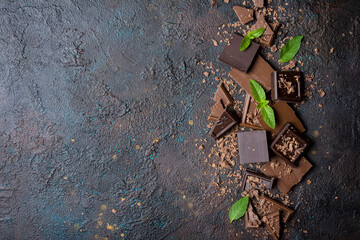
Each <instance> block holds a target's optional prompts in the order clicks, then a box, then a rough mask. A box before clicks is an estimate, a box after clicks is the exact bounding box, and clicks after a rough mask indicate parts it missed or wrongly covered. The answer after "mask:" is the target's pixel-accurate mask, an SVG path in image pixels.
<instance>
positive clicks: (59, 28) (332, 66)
mask: <svg viewBox="0 0 360 240" xmlns="http://www.w3.org/2000/svg"><path fill="white" fill-rule="evenodd" d="M241 2H242V1H235V0H230V3H229V4H224V3H223V2H222V1H220V0H219V3H218V4H217V7H216V8H214V9H215V11H214V13H212V14H209V10H210V3H209V1H206V0H193V1H189V0H182V1H175V0H154V1H139V0H138V1H134V0H118V1H109V0H107V1H94V0H92V1H87V0H83V1H82V0H79V1H75V0H64V1H42V0H37V1H35V0H34V1H25V0H22V1H6V0H1V1H0V13H1V14H0V19H1V24H0V61H1V63H0V69H1V75H0V78H1V81H0V93H1V94H0V98H1V101H0V113H1V115H0V117H1V120H0V139H1V141H0V147H1V150H0V154H1V158H0V239H94V238H97V237H98V238H99V239H104V238H106V237H107V238H108V239H122V238H124V239H252V234H249V233H247V232H246V231H245V230H244V226H243V220H240V221H237V222H234V223H233V224H229V221H228V216H227V211H228V210H227V209H228V208H229V206H230V205H231V200H230V198H232V197H233V198H239V197H240V193H239V192H237V191H236V192H234V193H233V194H232V195H228V196H226V197H223V198H221V197H216V193H217V189H216V188H214V187H211V185H210V183H211V181H212V180H213V176H212V175H211V174H213V173H214V172H215V170H214V169H213V168H211V167H209V166H208V165H207V164H205V163H204V162H203V160H204V158H205V155H207V154H208V153H209V152H210V148H211V146H212V145H213V144H214V141H213V140H212V139H211V138H210V136H209V130H208V128H207V127H206V125H207V123H208V121H207V114H208V113H209V110H208V109H209V107H210V106H211V104H212V101H211V100H210V97H212V96H213V92H214V90H215V89H216V84H215V83H214V80H213V78H212V79H211V78H210V79H209V80H208V81H207V82H206V83H205V84H204V83H202V79H203V77H204V75H203V69H202V68H201V67H199V65H197V64H196V62H197V61H200V60H202V61H204V62H211V61H212V62H213V63H214V65H215V66H218V67H221V68H223V69H225V70H226V71H229V70H230V68H228V67H227V66H224V64H221V63H219V62H217V60H216V59H217V55H218V54H219V53H220V51H221V49H222V46H223V45H221V46H219V47H217V48H216V47H214V46H213V44H212V42H211V38H214V36H216V32H217V27H218V26H220V25H222V24H223V23H228V22H233V21H236V20H237V19H236V16H235V14H234V13H233V11H232V9H231V6H233V5H236V4H240V3H241ZM248 2H249V1H248ZM281 2H282V3H281V5H282V6H283V7H284V8H285V9H287V10H288V11H290V12H291V11H292V13H293V14H292V15H291V17H288V16H287V15H281V14H280V16H279V21H280V22H281V23H283V24H284V23H287V22H289V23H290V25H289V26H287V27H284V28H283V30H282V35H281V36H279V38H278V39H277V41H278V40H279V39H281V38H282V37H285V36H294V35H298V34H301V35H304V36H305V38H304V41H305V42H308V44H305V43H304V44H303V45H302V48H301V50H300V52H299V54H298V55H297V60H301V61H302V62H303V63H304V66H300V68H301V70H302V71H304V72H305V73H308V74H312V73H314V74H315V79H314V81H316V82H317V85H316V89H320V88H322V89H324V91H325V92H326V96H325V97H324V98H320V96H319V94H318V93H317V92H316V89H315V90H314V91H313V98H312V99H311V100H308V101H307V102H306V103H305V104H303V105H301V106H300V107H299V109H298V111H297V112H298V114H299V116H301V119H302V120H303V121H304V124H305V125H306V127H307V133H306V134H307V136H309V137H310V138H311V139H312V141H313V142H314V144H313V145H312V148H311V149H310V152H309V154H308V158H309V160H310V161H311V162H312V163H313V164H314V168H313V169H312V170H311V172H310V173H309V174H308V175H307V176H306V178H305V180H304V181H303V182H302V183H301V184H300V185H299V186H296V187H295V189H294V191H293V192H292V193H291V194H290V197H291V200H292V201H293V202H294V204H293V205H292V208H293V209H295V210H296V213H295V215H294V217H293V218H292V220H291V222H290V223H289V224H287V229H288V232H287V233H284V239H360V231H359V227H360V222H359V218H360V217H359V211H360V206H359V205H360V202H359V199H360V194H359V187H360V182H359V181H360V180H359V161H360V159H359V157H360V154H359V151H360V150H359V149H360V148H359V135H360V118H359V116H360V108H359V105H360V101H359V100H360V84H359V81H360V78H359V74H360V70H359V69H360V58H359V54H360V51H359V39H360V38H359V35H360V32H359V30H360V28H359V20H360V19H359V13H360V4H359V1H357V0H352V1H345V0H337V1H336V0H334V1H325V0H323V1H315V0H314V1H311V0H307V1H295V0H289V1H281ZM284 2H288V5H285V4H284ZM277 4H278V3H277V1H275V0H274V1H273V3H272V4H271V6H274V8H275V9H276V8H277V7H276V6H277ZM299 8H301V9H302V10H303V11H302V12H299V11H297V9H299ZM350 32H352V34H351V33H350ZM342 33H344V35H343V36H342V35H341V34H342ZM331 47H334V49H335V50H334V53H333V54H330V53H329V50H330V48H331ZM314 48H318V49H319V55H316V54H315V52H314ZM278 56H279V53H276V54H275V57H276V58H278ZM271 63H272V64H273V65H274V67H278V65H277V63H276V61H271ZM211 83H213V84H211ZM319 103H322V104H323V107H322V108H319V107H318V104H319ZM189 120H192V121H193V122H194V124H193V125H190V124H188V122H189ZM314 131H318V133H319V135H318V136H317V132H315V134H313V133H314ZM204 138H206V139H208V142H207V143H204V145H205V151H204V152H205V154H202V153H201V151H200V150H199V149H198V148H197V147H196V146H195V139H204ZM328 166H330V170H329V169H328ZM308 179H311V184H306V180H308ZM202 187H203V188H205V189H202ZM210 202H213V204H212V206H210V204H209V203H210ZM112 209H115V210H116V211H115V210H114V212H112V211H113V210H112ZM297 219H299V221H298V220H297ZM115 224H116V226H114V225H115ZM304 230H306V231H307V233H304ZM242 231H243V232H244V235H241V232H242ZM236 233H237V234H240V235H239V237H235V236H236Z"/></svg>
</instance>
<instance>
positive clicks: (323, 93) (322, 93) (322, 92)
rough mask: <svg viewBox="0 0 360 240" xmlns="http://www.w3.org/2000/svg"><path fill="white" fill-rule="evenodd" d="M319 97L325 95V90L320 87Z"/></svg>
mask: <svg viewBox="0 0 360 240" xmlns="http://www.w3.org/2000/svg"><path fill="white" fill-rule="evenodd" d="M318 92H319V94H320V97H324V96H325V92H324V90H322V89H320V90H319V91H318Z"/></svg>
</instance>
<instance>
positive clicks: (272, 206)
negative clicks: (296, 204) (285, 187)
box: [257, 195, 294, 222]
mask: <svg viewBox="0 0 360 240" xmlns="http://www.w3.org/2000/svg"><path fill="white" fill-rule="evenodd" d="M258 208H259V209H257V210H258V211H260V213H261V214H262V216H266V215H267V214H270V213H273V212H276V211H280V212H281V221H282V222H287V221H289V219H290V217H291V215H292V214H293V213H294V210H292V209H290V208H288V207H286V206H285V205H283V204H281V203H278V202H277V201H275V200H273V199H271V198H269V197H267V196H265V195H263V196H262V197H261V199H260V203H259V207H258Z"/></svg>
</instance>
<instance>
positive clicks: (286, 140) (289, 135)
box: [270, 123, 310, 164]
mask: <svg viewBox="0 0 360 240" xmlns="http://www.w3.org/2000/svg"><path fill="white" fill-rule="evenodd" d="M309 144H310V143H309V141H308V140H307V139H306V138H305V137H303V136H302V135H301V133H299V131H297V130H296V129H295V127H294V126H292V125H291V124H290V123H287V124H285V126H284V127H283V129H282V130H281V131H280V132H279V134H278V136H277V137H276V138H275V140H274V141H273V142H272V144H271V145H270V149H271V150H272V151H273V152H274V153H275V154H276V155H277V156H279V157H281V158H282V159H285V160H288V161H289V162H290V163H293V164H295V163H296V161H297V160H298V159H299V158H300V157H301V156H302V154H303V153H304V152H305V150H306V149H307V148H308V147H309Z"/></svg>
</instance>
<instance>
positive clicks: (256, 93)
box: [249, 79, 275, 129]
mask: <svg viewBox="0 0 360 240" xmlns="http://www.w3.org/2000/svg"><path fill="white" fill-rule="evenodd" d="M249 84H250V88H251V92H252V95H253V97H254V99H255V101H257V103H258V105H257V106H256V108H257V109H260V113H261V115H262V117H263V119H264V122H265V123H266V124H267V125H268V126H269V127H271V128H272V129H274V128H275V114H274V110H273V109H272V108H271V107H270V106H269V105H268V104H269V101H268V100H266V94H265V91H264V89H263V88H262V86H261V85H260V84H259V83H258V82H256V81H255V80H253V79H249Z"/></svg>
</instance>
